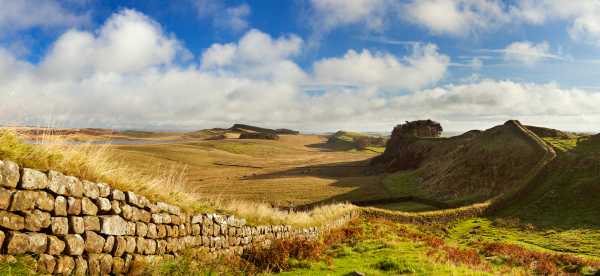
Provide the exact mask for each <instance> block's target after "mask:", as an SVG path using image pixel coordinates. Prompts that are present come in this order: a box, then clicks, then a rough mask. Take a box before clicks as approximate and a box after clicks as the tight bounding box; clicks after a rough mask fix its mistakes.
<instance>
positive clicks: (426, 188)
mask: <svg viewBox="0 0 600 276" xmlns="http://www.w3.org/2000/svg"><path fill="white" fill-rule="evenodd" d="M424 143H429V144H431V143H435V144H434V145H433V146H432V145H427V146H425V145H422V146H423V148H424V149H427V150H424V151H425V154H426V159H425V160H424V161H423V163H422V164H421V166H420V167H419V168H418V169H417V170H415V171H401V172H397V173H394V174H391V175H389V176H387V177H386V178H385V179H384V182H383V183H384V187H385V188H386V189H387V190H388V191H389V192H390V193H392V194H394V195H397V196H404V195H413V196H418V197H422V198H428V199H433V200H438V201H443V202H447V203H454V204H468V203H473V202H478V201H483V200H486V199H489V198H491V197H494V196H497V195H499V194H501V193H510V192H513V191H515V190H517V189H519V188H520V187H521V186H522V185H523V184H524V183H523V179H524V178H525V175H527V174H528V173H530V172H531V171H532V170H533V169H534V168H535V167H536V165H537V164H538V162H539V160H541V159H542V158H543V156H544V154H543V152H541V151H540V150H538V148H539V147H538V146H537V145H535V144H532V142H531V141H530V140H529V139H528V138H525V137H524V135H523V133H522V131H521V130H519V129H518V128H517V127H515V126H513V125H510V124H505V125H501V126H497V127H494V128H492V129H489V130H486V131H485V132H483V133H482V134H480V135H479V136H477V137H476V138H474V139H472V140H470V139H463V140H461V139H434V140H431V139H423V140H421V141H417V142H416V144H415V145H414V147H416V148H418V147H420V146H421V145H420V144H424Z"/></svg>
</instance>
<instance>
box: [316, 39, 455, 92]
mask: <svg viewBox="0 0 600 276" xmlns="http://www.w3.org/2000/svg"><path fill="white" fill-rule="evenodd" d="M449 61H450V58H449V57H448V56H446V55H443V54H440V53H439V52H438V49H437V47H436V46H435V45H433V44H427V45H423V46H421V45H417V46H415V47H414V50H413V54H412V55H411V56H409V57H407V58H405V59H404V60H398V59H397V58H396V57H395V56H393V55H390V54H387V53H371V52H370V51H369V50H363V51H362V52H360V53H359V52H356V51H354V50H349V51H348V52H347V53H346V54H345V55H344V56H343V57H339V58H337V57H336V58H326V59H323V60H320V61H318V62H316V63H315V65H314V72H315V77H316V79H317V80H319V81H321V82H324V83H330V84H343V85H363V86H374V87H382V88H390V89H419V88H422V87H424V86H427V85H430V84H433V83H436V82H437V81H439V80H440V79H441V78H442V77H443V76H444V74H445V73H446V69H447V67H448V63H449Z"/></svg>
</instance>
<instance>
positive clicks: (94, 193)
mask: <svg viewBox="0 0 600 276" xmlns="http://www.w3.org/2000/svg"><path fill="white" fill-rule="evenodd" d="M81 184H82V185H83V195H84V196H86V197H89V198H91V199H96V198H98V197H99V196H100V191H99V190H98V185H97V184H96V183H94V182H91V181H87V180H83V181H81Z"/></svg>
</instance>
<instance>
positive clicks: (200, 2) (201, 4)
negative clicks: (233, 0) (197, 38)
mask: <svg viewBox="0 0 600 276" xmlns="http://www.w3.org/2000/svg"><path fill="white" fill-rule="evenodd" d="M193 4H194V7H195V9H196V13H197V14H198V16H199V17H200V18H209V19H211V20H212V22H213V24H214V25H215V26H216V27H218V28H223V29H229V30H232V31H234V32H241V31H244V30H246V29H248V27H249V26H250V23H249V22H248V17H249V16H250V14H251V13H252V9H251V8H250V6H249V5H248V4H246V3H243V4H240V5H237V6H226V5H225V3H224V2H223V1H222V0H194V1H193Z"/></svg>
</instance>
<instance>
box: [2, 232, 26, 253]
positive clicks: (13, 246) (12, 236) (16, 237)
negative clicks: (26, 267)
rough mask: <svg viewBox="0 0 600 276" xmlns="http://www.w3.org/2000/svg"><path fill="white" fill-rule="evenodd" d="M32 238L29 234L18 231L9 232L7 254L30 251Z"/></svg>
mask: <svg viewBox="0 0 600 276" xmlns="http://www.w3.org/2000/svg"><path fill="white" fill-rule="evenodd" d="M30 246H31V245H30V239H29V236H28V235H27V234H23V233H20V232H16V231H11V232H8V236H7V238H6V248H5V250H6V254H8V255H22V254H25V253H27V252H29V251H30Z"/></svg>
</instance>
